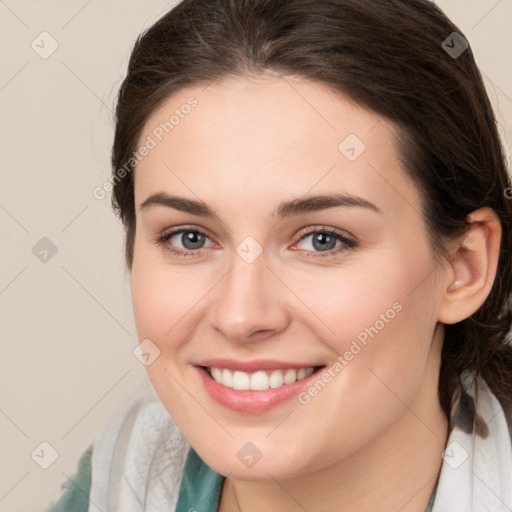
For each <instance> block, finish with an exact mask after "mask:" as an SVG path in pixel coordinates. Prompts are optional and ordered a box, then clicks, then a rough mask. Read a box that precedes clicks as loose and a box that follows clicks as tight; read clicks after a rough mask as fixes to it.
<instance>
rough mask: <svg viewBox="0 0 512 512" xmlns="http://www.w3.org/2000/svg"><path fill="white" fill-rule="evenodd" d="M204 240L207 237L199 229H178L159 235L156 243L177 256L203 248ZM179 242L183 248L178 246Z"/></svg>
mask: <svg viewBox="0 0 512 512" xmlns="http://www.w3.org/2000/svg"><path fill="white" fill-rule="evenodd" d="M206 240H209V237H208V236H207V235H206V233H204V232H203V231H201V230H198V229H179V230H175V231H171V232H170V233H163V234H161V235H159V236H158V238H157V240H156V243H157V244H158V245H163V246H164V247H165V249H166V250H168V251H170V252H172V253H173V254H175V255H177V256H193V255H194V253H197V252H199V249H203V248H204V243H205V241H206ZM180 244H181V245H182V246H183V248H180V247H179V245H180ZM176 245H178V247H176Z"/></svg>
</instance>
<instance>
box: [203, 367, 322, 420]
mask: <svg viewBox="0 0 512 512" xmlns="http://www.w3.org/2000/svg"><path fill="white" fill-rule="evenodd" d="M195 368H196V370H197V371H198V372H199V376H200V378H201V380H202V381H203V384H204V386H205V388H206V391H208V393H209V394H210V396H211V397H212V398H214V399H215V400H217V402H219V403H220V404H222V405H224V406H225V407H228V408H229V409H232V410H234V411H239V412H246V413H253V414H259V413H262V412H265V411H268V410H270V409H273V408H274V407H276V406H278V405H279V404H282V403H283V402H285V401H286V400H289V399H290V398H292V397H293V396H295V395H297V394H298V393H299V392H300V391H302V390H303V389H304V388H305V387H307V386H308V385H309V383H310V382H311V381H312V380H313V379H316V378H318V376H319V374H320V373H321V371H322V368H320V369H318V370H316V371H314V372H313V373H312V374H311V375H308V376H307V377H305V378H304V379H301V380H297V381H295V382H293V383H292V384H284V385H283V386H280V387H278V388H269V389H266V390H264V391H253V390H238V389H233V388H228V387H226V386H223V385H222V384H219V383H218V382H217V381H216V380H214V379H212V378H211V377H210V375H209V374H208V373H207V372H206V370H205V369H204V368H202V367H200V366H195Z"/></svg>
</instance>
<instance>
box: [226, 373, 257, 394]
mask: <svg viewBox="0 0 512 512" xmlns="http://www.w3.org/2000/svg"><path fill="white" fill-rule="evenodd" d="M224 371H225V372H226V371H227V370H224ZM233 389H241V390H245V389H251V377H250V375H249V374H248V373H245V372H235V373H233Z"/></svg>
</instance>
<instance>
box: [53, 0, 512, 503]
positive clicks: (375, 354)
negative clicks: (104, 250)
mask: <svg viewBox="0 0 512 512" xmlns="http://www.w3.org/2000/svg"><path fill="white" fill-rule="evenodd" d="M116 121H117V123H116V132H115V140H114V147H113V152H112V165H113V175H112V183H113V186H114V191H113V205H114V207H115V209H116V211H117V212H118V213H119V214H120V217H121V219H122V221H123V223H124V226H125V229H126V261H127V265H128V268H129V269H130V271H131V286H132V298H133V306H134V314H135V320H136V324H137V332H138V337H139V340H140V342H141V343H140V349H139V352H138V355H139V357H140V359H141V360H142V361H143V362H144V364H145V365H146V368H147V371H148V375H149V379H150V381H151V384H152V387H153V389H154V393H145V394H143V396H141V397H137V398H136V399H135V400H133V402H130V403H129V404H127V406H126V408H125V409H124V410H123V411H120V412H119V413H118V414H117V416H116V417H115V418H114V419H113V420H112V422H111V423H110V425H109V426H108V427H107V428H106V429H105V431H104V433H103V434H102V435H101V436H100V437H99V438H98V439H97V440H96V441H95V443H94V445H93V446H91V447H90V449H89V450H88V451H87V452H86V453H85V454H84V456H83V457H82V459H81V466H80V471H79V473H78V476H77V479H76V480H75V484H76V485H74V486H72V487H70V489H69V490H68V494H67V495H65V496H64V497H63V498H62V499H61V502H60V503H59V504H57V505H56V506H55V507H54V508H53V510H56V511H57V510H65V509H71V508H73V510H87V509H88V510H91V511H92V510H96V509H99V510H109V511H112V510H119V511H123V512H126V511H131V510H133V511H135V510H151V511H156V510H178V511H194V510H197V511H206V510H209V511H220V512H227V511H243V512H248V511H249V512H250V511H256V510H257V511H260V510H265V511H266V510H276V511H277V510H279V511H296V510H308V511H309V510H311V511H312V510H314V511H317V512H322V511H324V510H339V511H343V510H357V511H359V512H362V511H367V510H386V511H388V510H389V511H398V510H400V511H402V512H406V511H407V512H416V511H421V512H423V511H425V510H429V511H430V510H434V511H436V512H437V511H448V510H449V511H452V512H453V511H464V512H466V511H469V510H473V511H486V510H493V511H502V510H503V511H505V510H511V509H512V448H511V440H510V420H511V417H510V416H511V415H510V411H511V402H512V350H511V348H510V345H509V344H508V342H507V333H508V332H509V330H510V326H511V321H512V318H511V316H512V314H511V311H510V302H509V300H510V294H511V284H512V261H511V257H510V255H511V243H512V242H511V218H512V216H511V214H512V205H511V201H510V200H509V199H507V196H508V192H507V191H510V190H512V189H510V187H511V184H510V179H509V177H508V175H507V171H506V166H505V159H504V155H503V151H502V148H501V145H500V141H499V137H498V133H497V129H496V124H495V120H494V116H493V112H492V108H491V105H490V103H489V99H488V97H487V95H486V93H485V89H484V85H483V83H482V78H481V75H480V73H479V71H478V69H477V67H476V64H475V61H474V58H473V55H472V52H471V49H470V48H469V47H468V45H467V42H466V40H465V38H464V36H463V35H462V33H461V31H460V30H459V29H458V28H457V27H456V26H455V25H454V24H453V23H451V22H450V21H449V20H448V19H447V18H446V16H445V15H444V14H443V13H442V12H441V11H440V10H439V9H438V8H437V7H436V6H435V5H434V4H433V3H431V2H429V1H427V0H389V1H388V2H384V3H380V2H379V3H376V2H373V1H369V0H337V1H327V0H325V1H317V0H315V1H311V0H289V1H286V2H282V1H278V0H237V1H235V0H214V1H212V0H210V1H206V0H185V1H183V2H182V3H180V4H179V5H178V6H176V7H175V8H174V9H172V10H171V11H170V12H169V13H168V14H166V15H165V16H164V17H162V18H161V19H160V20H159V21H158V22H157V23H155V24H154V25H153V26H152V27H151V28H150V29H149V30H148V31H146V32H145V33H144V34H142V36H141V37H140V38H139V40H138V41H137V42H136V44H135V48H134V50H133V52H132V55H131V59H130V63H129V67H128V74H127V77H126V79H125V80H124V82H123V84H122V86H121V90H120V93H119V97H118V103H117V119H116ZM171 418H172V419H171ZM507 418H508V420H507ZM507 421H508V422H509V425H507ZM91 454H92V458H91ZM91 468H92V469H91ZM91 471H92V473H91ZM91 474H92V482H90V481H89V480H90V478H91ZM86 498H88V499H86ZM80 500H82V501H81V502H80ZM59 507H60V508H59ZM66 507H67V508H66ZM87 507H88V508H87Z"/></svg>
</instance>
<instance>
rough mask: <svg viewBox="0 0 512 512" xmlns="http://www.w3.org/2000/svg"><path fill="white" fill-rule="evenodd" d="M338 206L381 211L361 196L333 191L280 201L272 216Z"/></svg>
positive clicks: (283, 215) (282, 217)
mask: <svg viewBox="0 0 512 512" xmlns="http://www.w3.org/2000/svg"><path fill="white" fill-rule="evenodd" d="M340 206H357V207H360V208H368V209H370V210H373V211H374V212H376V213H382V210H381V209H380V208H379V207H378V206H376V205H375V204H373V203H371V202H370V201H368V200H366V199H364V198H362V197H358V196H354V195H352V194H336V193H335V194H324V195H316V196H306V197H303V198H297V199H292V200H291V201H286V202H283V203H280V204H279V206H278V208H277V211H276V212H273V213H272V217H275V216H276V214H277V217H278V218H279V219H284V218H285V217H291V216H292V215H300V214H302V213H308V212H316V211H320V210H327V209H328V208H337V207H340Z"/></svg>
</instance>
